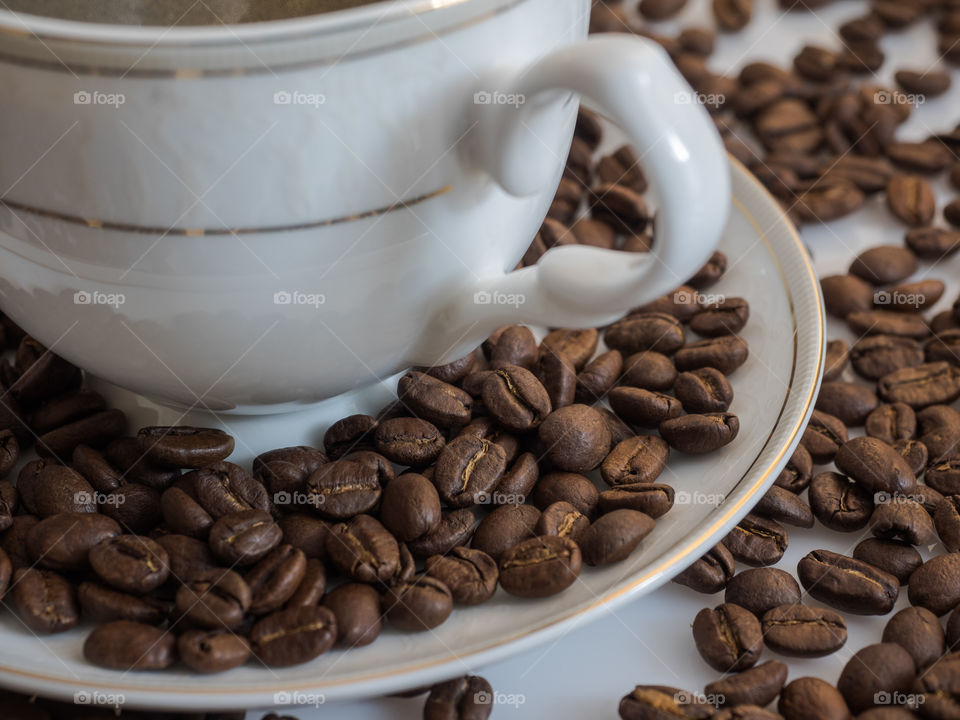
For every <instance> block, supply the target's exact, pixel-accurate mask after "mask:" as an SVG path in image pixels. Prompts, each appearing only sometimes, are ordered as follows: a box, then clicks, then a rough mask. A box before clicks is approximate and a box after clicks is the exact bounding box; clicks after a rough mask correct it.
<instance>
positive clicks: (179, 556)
mask: <svg viewBox="0 0 960 720" xmlns="http://www.w3.org/2000/svg"><path fill="white" fill-rule="evenodd" d="M156 542H157V545H159V546H160V547H162V548H163V549H164V550H166V551H167V560H168V562H169V566H170V574H171V575H173V577H175V578H176V579H177V580H178V581H179V582H181V583H186V582H189V581H190V580H192V579H193V578H195V577H198V576H200V575H201V574H203V573H205V572H206V571H207V570H213V569H214V568H215V567H216V560H215V559H214V557H213V553H211V552H210V546H209V545H207V543H205V542H203V541H201V540H197V539H196V538H192V537H187V536H186V535H178V534H175V533H171V534H169V535H159V536H158V537H157V538H156Z"/></svg>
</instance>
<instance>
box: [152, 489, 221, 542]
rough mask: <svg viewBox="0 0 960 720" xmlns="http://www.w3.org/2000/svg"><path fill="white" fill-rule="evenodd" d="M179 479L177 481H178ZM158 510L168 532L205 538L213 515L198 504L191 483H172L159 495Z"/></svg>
mask: <svg viewBox="0 0 960 720" xmlns="http://www.w3.org/2000/svg"><path fill="white" fill-rule="evenodd" d="M180 482H181V481H178V483H180ZM160 512H161V514H162V515H163V520H164V522H165V523H166V524H167V528H168V529H169V530H170V532H174V533H181V534H183V535H189V536H190V537H195V538H200V539H206V537H207V535H209V534H210V527H211V526H212V525H213V517H212V516H211V515H210V513H208V512H207V511H206V510H204V509H203V506H202V505H201V504H200V502H199V500H198V499H197V493H196V491H195V490H194V488H193V485H192V484H191V483H187V482H182V486H177V485H173V486H171V487H168V488H167V489H166V490H164V491H163V494H162V495H161V496H160Z"/></svg>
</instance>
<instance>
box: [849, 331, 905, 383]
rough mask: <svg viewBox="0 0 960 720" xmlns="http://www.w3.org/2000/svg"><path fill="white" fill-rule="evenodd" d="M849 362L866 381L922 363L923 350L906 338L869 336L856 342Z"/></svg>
mask: <svg viewBox="0 0 960 720" xmlns="http://www.w3.org/2000/svg"><path fill="white" fill-rule="evenodd" d="M850 362H851V364H852V365H853V369H854V370H856V371H857V374H858V375H860V376H861V377H863V378H866V379H867V380H879V379H880V378H882V377H884V376H885V375H889V374H890V373H892V372H895V371H897V370H901V369H903V368H909V367H914V366H916V365H920V364H922V363H923V348H922V347H921V346H920V344H919V343H918V342H917V341H916V340H913V339H911V338H908V337H897V336H894V335H871V336H868V337H865V338H862V339H860V340H858V341H857V342H856V343H854V345H853V347H852V348H851V350H850Z"/></svg>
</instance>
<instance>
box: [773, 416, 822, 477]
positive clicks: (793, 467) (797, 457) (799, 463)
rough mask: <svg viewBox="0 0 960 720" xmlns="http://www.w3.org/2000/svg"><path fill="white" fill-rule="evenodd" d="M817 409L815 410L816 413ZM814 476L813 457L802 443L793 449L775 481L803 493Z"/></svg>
mask: <svg viewBox="0 0 960 720" xmlns="http://www.w3.org/2000/svg"><path fill="white" fill-rule="evenodd" d="M816 412H817V411H816V410H814V413H816ZM812 477H813V459H812V458H811V457H810V453H809V452H807V449H806V448H805V447H804V446H803V444H802V443H801V444H800V445H797V449H796V450H794V451H793V455H791V456H790V459H789V460H788V461H787V464H786V466H785V467H784V468H783V470H781V471H780V474H779V475H778V476H777V479H776V480H775V481H774V483H775V484H776V485H777V486H778V487H782V488H784V489H785V490H789V491H790V492H792V493H794V494H798V493H802V492H803V491H804V490H806V489H807V486H808V485H809V484H810V479H811V478H812Z"/></svg>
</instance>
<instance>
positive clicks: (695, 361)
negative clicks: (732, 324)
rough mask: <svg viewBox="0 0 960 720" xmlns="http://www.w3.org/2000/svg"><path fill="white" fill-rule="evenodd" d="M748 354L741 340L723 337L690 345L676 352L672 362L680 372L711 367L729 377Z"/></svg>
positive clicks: (744, 343)
mask: <svg viewBox="0 0 960 720" xmlns="http://www.w3.org/2000/svg"><path fill="white" fill-rule="evenodd" d="M749 352H750V351H749V348H748V347H747V343H746V341H744V340H743V338H740V337H737V336H736V335H724V336H722V337H718V338H710V339H707V340H700V341H699V342H695V343H690V344H689V345H687V346H685V347H683V348H681V349H679V350H678V351H677V353H676V354H675V355H674V358H673V361H674V363H675V364H676V366H677V370H679V371H680V372H688V371H691V370H699V369H700V368H705V367H712V368H716V369H717V370H719V371H720V372H722V373H723V374H724V375H730V374H732V373H733V372H734V370H736V369H737V368H738V367H740V366H741V365H743V364H744V363H745V362H746V361H747V356H748V355H749Z"/></svg>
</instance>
